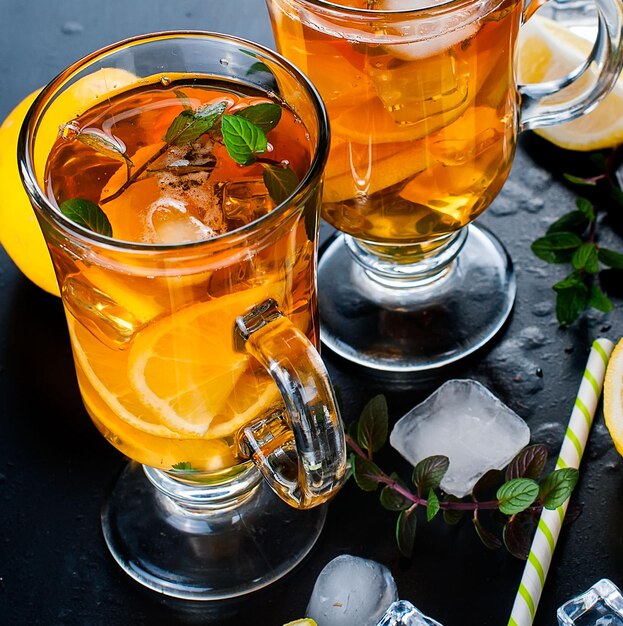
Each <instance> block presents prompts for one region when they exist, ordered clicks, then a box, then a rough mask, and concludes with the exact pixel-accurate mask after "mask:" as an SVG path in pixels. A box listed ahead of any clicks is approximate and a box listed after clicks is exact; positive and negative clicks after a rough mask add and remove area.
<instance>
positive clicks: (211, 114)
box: [163, 101, 227, 146]
mask: <svg viewBox="0 0 623 626" xmlns="http://www.w3.org/2000/svg"><path fill="white" fill-rule="evenodd" d="M226 108H227V103H226V102H224V101H223V102H211V103H209V104H204V105H203V106H200V107H199V108H198V109H197V110H196V111H193V110H192V109H186V108H185V109H184V110H183V111H182V112H181V113H180V114H179V115H178V116H177V117H176V118H175V119H174V120H173V121H172V122H171V125H170V126H169V128H168V129H167V132H166V134H165V135H164V137H163V140H164V141H165V142H166V143H168V144H169V145H171V146H180V145H183V144H186V143H194V142H195V141H197V139H199V137H201V135H204V134H205V133H207V132H208V131H209V130H210V129H211V128H212V127H213V126H214V124H215V123H216V122H217V121H218V120H219V118H220V117H221V116H222V115H223V113H224V112H225V109H226Z"/></svg>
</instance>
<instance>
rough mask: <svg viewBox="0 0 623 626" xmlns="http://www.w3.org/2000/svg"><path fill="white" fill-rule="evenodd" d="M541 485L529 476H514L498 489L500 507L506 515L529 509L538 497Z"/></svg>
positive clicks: (497, 495)
mask: <svg viewBox="0 0 623 626" xmlns="http://www.w3.org/2000/svg"><path fill="white" fill-rule="evenodd" d="M538 495H539V485H538V484H537V483H536V482H535V481H534V480H531V479H529V478H513V479H511V480H509V481H508V482H505V483H504V484H503V485H502V486H501V487H500V488H499V489H498V491H497V494H496V497H497V499H498V508H499V509H500V511H502V513H505V514H506V515H514V514H515V513H520V512H521V511H524V510H525V509H527V508H528V507H529V506H530V505H531V504H533V502H534V501H535V500H536V499H537V497H538Z"/></svg>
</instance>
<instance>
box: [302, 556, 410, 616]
mask: <svg viewBox="0 0 623 626" xmlns="http://www.w3.org/2000/svg"><path fill="white" fill-rule="evenodd" d="M397 599H398V590H397V588H396V583H395V582H394V579H393V577H392V575H391V573H390V571H389V570H388V569H387V567H385V566H384V565H381V564H380V563H377V562H376V561H371V560H369V559H362V558H360V557H356V556H351V555H349V554H342V555H340V556H338V557H336V558H334V559H333V560H332V561H330V562H329V563H327V565H325V567H324V569H323V570H322V571H321V572H320V574H319V575H318V578H317V579H316V584H315V585H314V589H313V591H312V595H311V598H310V600H309V604H308V606H307V613H306V615H307V617H311V618H312V619H314V620H316V622H317V623H318V626H354V625H355V624H356V625H357V626H376V624H378V622H379V620H380V619H381V618H382V617H383V614H384V613H385V611H386V610H387V609H388V607H389V606H390V605H391V604H392V602H395V601H396V600H397Z"/></svg>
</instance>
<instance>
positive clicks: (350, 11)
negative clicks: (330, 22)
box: [286, 0, 503, 21]
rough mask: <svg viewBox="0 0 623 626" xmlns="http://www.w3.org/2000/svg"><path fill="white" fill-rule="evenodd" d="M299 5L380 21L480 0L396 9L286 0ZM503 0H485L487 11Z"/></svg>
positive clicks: (420, 1)
mask: <svg viewBox="0 0 623 626" xmlns="http://www.w3.org/2000/svg"><path fill="white" fill-rule="evenodd" d="M286 1H287V2H292V3H294V4H299V5H307V6H310V7H316V8H318V9H325V10H327V12H332V13H335V14H341V15H348V16H349V17H361V18H362V19H371V18H372V19H374V20H375V21H376V20H380V21H382V20H383V19H390V20H391V19H394V18H398V19H399V18H400V17H403V16H405V17H409V16H415V15H418V14H431V13H437V12H442V13H443V12H447V11H452V10H455V8H458V7H462V6H465V5H477V4H479V3H481V2H482V0H442V1H440V2H437V1H436V0H413V1H414V5H416V6H412V7H405V8H398V9H366V8H358V7H350V6H345V5H343V4H340V3H339V2H337V1H335V0H286ZM502 1H503V0H485V7H486V5H488V4H491V5H492V6H491V7H486V10H487V12H489V11H490V10H492V9H493V8H495V6H498V5H499V4H501V3H502Z"/></svg>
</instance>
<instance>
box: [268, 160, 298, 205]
mask: <svg viewBox="0 0 623 626" xmlns="http://www.w3.org/2000/svg"><path fill="white" fill-rule="evenodd" d="M262 165H264V172H263V174H262V176H263V179H264V185H266V189H268V195H269V196H270V198H271V200H272V201H273V202H274V203H275V204H276V205H279V204H281V203H282V202H284V201H285V200H287V199H288V198H289V197H290V196H291V195H292V193H293V192H294V190H295V189H296V188H297V187H298V185H299V177H298V176H297V175H296V172H295V171H294V170H293V169H292V168H290V167H280V166H278V165H266V164H262Z"/></svg>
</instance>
